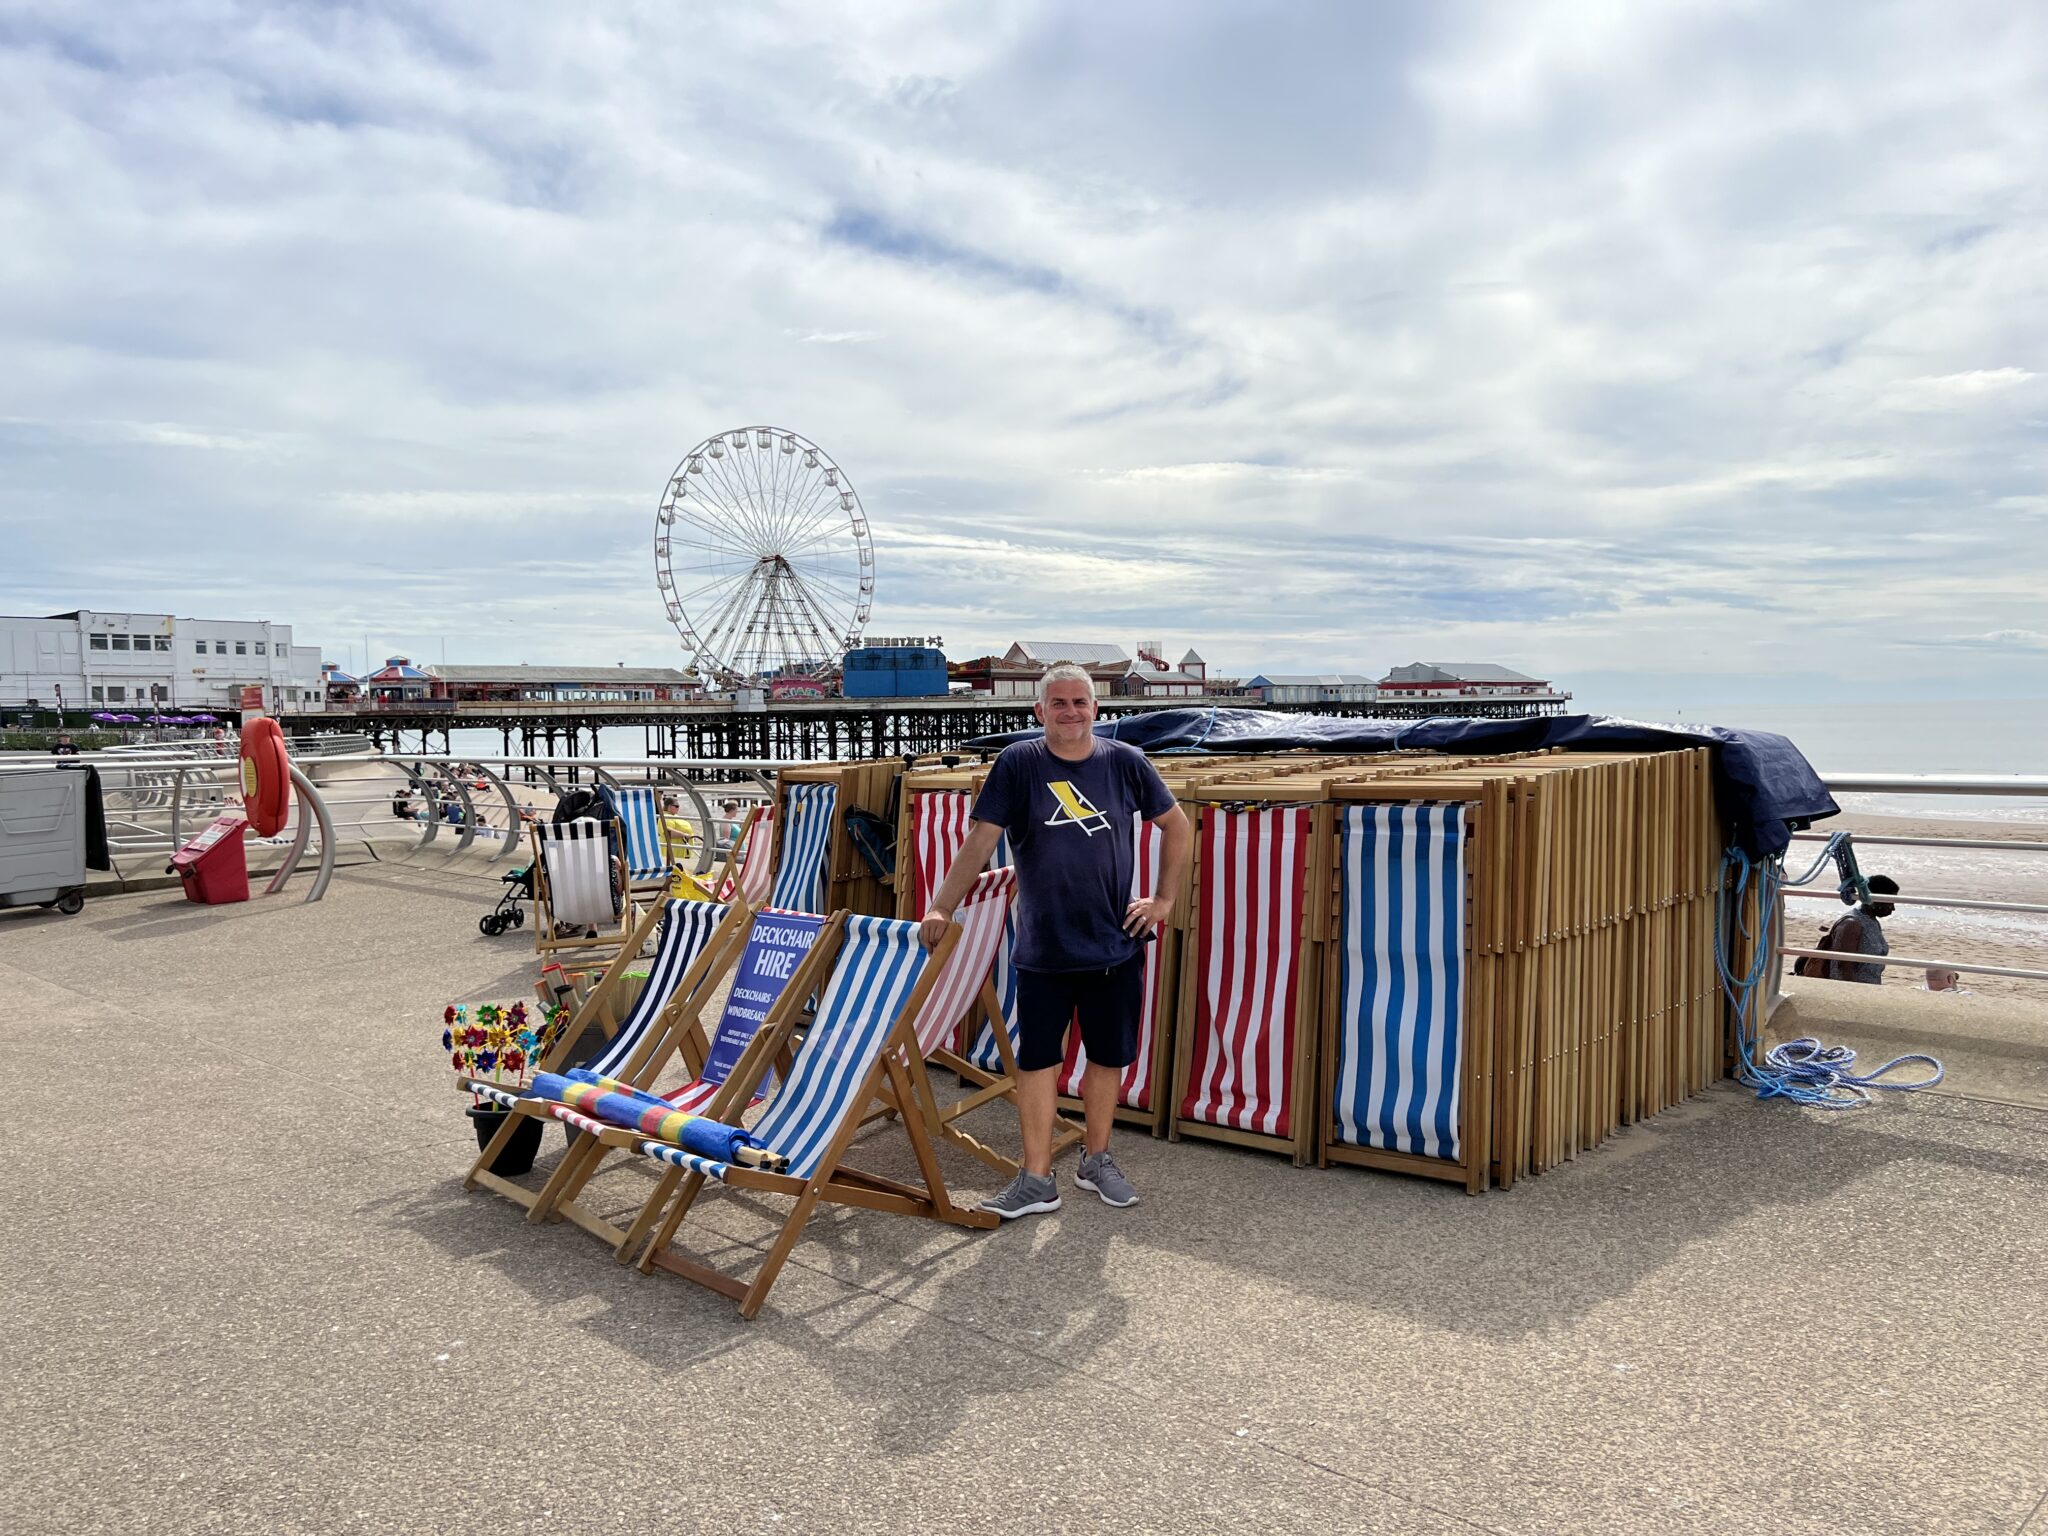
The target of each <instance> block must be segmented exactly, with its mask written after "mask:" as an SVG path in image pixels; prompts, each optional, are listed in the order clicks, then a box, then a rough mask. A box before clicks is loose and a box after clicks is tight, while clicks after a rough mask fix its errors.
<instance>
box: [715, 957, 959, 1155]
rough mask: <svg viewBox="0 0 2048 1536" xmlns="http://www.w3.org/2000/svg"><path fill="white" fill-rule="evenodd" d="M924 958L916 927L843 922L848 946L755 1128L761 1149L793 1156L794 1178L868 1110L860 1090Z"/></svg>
mask: <svg viewBox="0 0 2048 1536" xmlns="http://www.w3.org/2000/svg"><path fill="white" fill-rule="evenodd" d="M926 959H927V956H926V954H925V948H924V946H923V945H922V944H920V943H919V942H918V938H917V924H916V923H912V922H904V921H899V920H898V919H896V918H890V917H849V918H847V919H846V937H845V942H844V943H843V944H841V946H840V949H839V954H838V957H837V959H836V960H835V961H834V963H833V966H832V975H831V978H830V979H829V980H827V981H826V983H825V991H824V996H823V997H821V998H820V999H819V1001H818V1017H817V1021H816V1022H815V1023H813V1024H812V1025H811V1030H810V1033H809V1034H807V1035H805V1036H804V1043H803V1047H802V1049H801V1050H799V1051H798V1052H797V1056H796V1061H795V1063H794V1064H793V1065H792V1066H791V1068H790V1073H789V1081H788V1082H786V1083H784V1084H783V1085H782V1089H781V1091H780V1092H778V1093H777V1094H776V1095H775V1099H774V1101H773V1102H772V1103H771V1104H769V1106H768V1108H767V1110H766V1112H765V1113H764V1114H763V1115H762V1116H761V1119H760V1121H759V1123H757V1124H756V1125H755V1127H754V1135H755V1138H756V1139H757V1140H758V1141H759V1142H760V1143H761V1145H762V1146H764V1147H767V1148H768V1149H769V1150H770V1151H773V1152H779V1153H781V1154H782V1155H783V1156H784V1157H786V1158H788V1159H789V1168H788V1171H789V1173H791V1174H792V1175H794V1176H795V1177H797V1178H800V1179H807V1178H809V1177H810V1176H811V1175H812V1174H814V1173H816V1172H817V1170H818V1164H819V1162H820V1160H821V1159H822V1158H823V1157H824V1155H825V1148H826V1147H827V1146H829V1145H830V1144H831V1141H832V1138H833V1136H834V1135H835V1134H836V1133H837V1131H838V1130H839V1126H840V1123H841V1122H842V1121H843V1120H845V1118H846V1117H847V1116H848V1115H849V1114H856V1113H858V1112H859V1111H860V1110H861V1109H863V1108H865V1106H864V1105H862V1104H859V1103H856V1102H855V1101H856V1100H857V1099H858V1098H859V1097H860V1090H861V1085H862V1084H863V1083H865V1082H866V1081H867V1076H868V1069H869V1068H871V1067H872V1066H873V1065H874V1064H875V1058H876V1056H878V1055H879V1054H880V1053H881V1050H882V1044H883V1042H884V1041H885V1040H886V1039H887V1038H888V1035H889V1027H890V1025H892V1024H893V1023H894V1022H895V1020H896V1015H897V1014H899V1013H901V1012H902V1011H903V1005H904V1004H905V1003H906V1002H907V1001H909V998H910V992H911V988H913V987H915V986H916V985H917V978H918V977H919V975H921V974H922V973H923V971H924V967H925V962H926Z"/></svg>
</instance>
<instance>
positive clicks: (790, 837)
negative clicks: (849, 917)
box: [768, 784, 839, 913]
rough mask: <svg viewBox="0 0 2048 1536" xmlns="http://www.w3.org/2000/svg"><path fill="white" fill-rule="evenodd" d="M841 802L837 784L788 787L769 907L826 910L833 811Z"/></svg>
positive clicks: (786, 909) (818, 911)
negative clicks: (778, 855)
mask: <svg viewBox="0 0 2048 1536" xmlns="http://www.w3.org/2000/svg"><path fill="white" fill-rule="evenodd" d="M838 802H839V786H838V785H837V784H791V785H789V786H788V788H787V790H786V791H785V798H784V804H783V816H782V824H781V828H780V833H781V835H780V836H779V837H778V838H777V839H776V841H777V842H778V843H779V844H780V845H781V846H780V850H779V852H780V857H779V858H778V859H777V860H776V865H775V885H774V888H773V890H772V891H771V892H770V893H769V899H768V905H769V906H771V907H780V908H781V909H782V910H783V911H785V912H815V913H822V912H824V910H825V880H826V869H825V855H826V853H827V851H828V850H829V849H830V847H831V844H832V812H833V809H834V807H836V806H837V804H838Z"/></svg>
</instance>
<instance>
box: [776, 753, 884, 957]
mask: <svg viewBox="0 0 2048 1536" xmlns="http://www.w3.org/2000/svg"><path fill="white" fill-rule="evenodd" d="M902 772H903V763H902V760H901V759H897V758H892V759H885V760H883V761H881V762H867V763H816V764H806V765H804V766H803V767H801V768H785V769H783V770H781V772H780V773H779V774H778V775H777V784H778V789H779V793H778V795H777V797H776V823H777V828H778V836H777V838H776V842H777V843H778V845H779V846H778V849H777V853H776V861H775V883H774V889H773V892H772V894H771V896H770V899H769V905H770V906H776V907H781V908H783V909H785V910H787V911H792V912H818V913H824V912H856V913H864V914H867V915H869V916H874V917H887V916H889V915H891V914H892V913H894V912H895V911H896V909H897V898H896V892H895V889H894V888H893V887H892V885H891V884H890V883H889V882H887V881H885V880H883V879H881V878H879V877H878V876H877V875H876V874H875V872H874V871H873V870H872V869H870V868H869V866H868V863H867V861H866V860H865V859H864V858H862V857H861V853H860V849H859V847H858V846H857V845H856V844H855V842H854V840H853V837H852V836H851V835H850V833H849V832H848V830H847V813H848V812H849V811H856V812H864V813H868V814H871V815H874V816H876V817H880V816H881V815H882V814H883V813H884V812H885V811H887V810H888V808H889V805H890V802H891V799H892V797H893V795H894V793H895V787H896V782H897V779H898V778H899V777H900V776H901V774H902Z"/></svg>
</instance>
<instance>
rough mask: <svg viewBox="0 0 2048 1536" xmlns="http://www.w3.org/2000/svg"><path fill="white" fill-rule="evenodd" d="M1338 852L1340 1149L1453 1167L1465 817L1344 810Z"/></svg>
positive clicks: (1421, 808) (1449, 808)
mask: <svg viewBox="0 0 2048 1536" xmlns="http://www.w3.org/2000/svg"><path fill="white" fill-rule="evenodd" d="M1337 849H1338V858H1339V869H1340V874H1341V885H1340V891H1339V898H1338V899H1339V913H1340V920H1341V924H1342V930H1343V936H1344V942H1343V954H1342V957H1341V960H1340V966H1341V970H1340V971H1339V977H1338V980H1339V990H1338V1016H1337V1070H1336V1093H1335V1096H1336V1104H1335V1109H1336V1116H1337V1139H1338V1140H1339V1141H1342V1142H1344V1143H1346V1144H1348V1145H1350V1146H1354V1147H1378V1148H1383V1149H1385V1150H1387V1151H1392V1152H1408V1153H1413V1154H1415V1155H1417V1156H1421V1157H1442V1158H1448V1159H1450V1160H1451V1161H1453V1162H1456V1161H1458V1160H1459V1158H1460V1156H1461V1149H1460V1140H1459V1111H1460V1105H1459V1102H1458V1087H1459V1083H1460V1081H1461V1078H1462V1071H1461V1069H1462V1067H1463V1065H1464V1000H1465V811H1464V807H1462V806H1458V805H1352V806H1346V807H1344V808H1343V811H1342V813H1341V819H1340V820H1339V822H1338V844H1337Z"/></svg>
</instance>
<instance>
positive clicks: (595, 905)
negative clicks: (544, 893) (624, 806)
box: [537, 816, 618, 928]
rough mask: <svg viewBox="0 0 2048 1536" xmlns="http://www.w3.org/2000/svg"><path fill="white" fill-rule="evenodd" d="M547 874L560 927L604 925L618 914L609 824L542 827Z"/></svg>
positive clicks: (552, 912) (582, 821)
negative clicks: (613, 888)
mask: <svg viewBox="0 0 2048 1536" xmlns="http://www.w3.org/2000/svg"><path fill="white" fill-rule="evenodd" d="M537 825H538V826H539V828H540V856H541V861H542V862H543V863H544V864H546V865H547V871H548V915H549V917H550V918H551V919H552V920H553V921H554V922H555V923H556V924H558V925H564V926H568V927H572V928H584V927H602V926H604V925H606V924H608V923H610V922H611V920H612V919H613V918H614V917H616V916H618V907H617V906H616V905H615V904H614V901H613V892H612V847H611V839H610V838H609V837H608V836H607V835H606V833H605V829H604V824H603V823H602V822H600V821H598V820H596V819H595V818H594V817H589V816H580V817H578V818H577V819H576V820H574V821H565V822H561V823H559V824H557V823H555V822H551V821H543V822H539V823H537Z"/></svg>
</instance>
